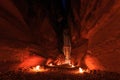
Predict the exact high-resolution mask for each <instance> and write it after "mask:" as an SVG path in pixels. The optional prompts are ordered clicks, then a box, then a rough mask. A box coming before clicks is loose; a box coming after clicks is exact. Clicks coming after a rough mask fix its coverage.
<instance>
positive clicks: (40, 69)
mask: <svg viewBox="0 0 120 80" xmlns="http://www.w3.org/2000/svg"><path fill="white" fill-rule="evenodd" d="M44 71H46V70H45V69H44V68H43V67H41V66H40V65H37V66H35V67H32V68H31V69H30V72H44Z"/></svg>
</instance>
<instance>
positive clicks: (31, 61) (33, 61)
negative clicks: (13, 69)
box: [18, 56, 45, 68]
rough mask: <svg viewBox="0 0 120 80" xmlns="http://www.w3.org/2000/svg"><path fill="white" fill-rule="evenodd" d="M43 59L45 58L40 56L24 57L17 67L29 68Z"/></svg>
mask: <svg viewBox="0 0 120 80" xmlns="http://www.w3.org/2000/svg"><path fill="white" fill-rule="evenodd" d="M44 61H45V59H44V58H42V57H40V56H30V57H29V58H27V59H25V60H24V61H23V62H22V63H21V64H20V65H19V66H18V67H20V68H21V67H22V68H29V67H31V66H35V65H38V64H43V62H44Z"/></svg>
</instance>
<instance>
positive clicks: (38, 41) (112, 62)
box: [0, 0, 120, 72]
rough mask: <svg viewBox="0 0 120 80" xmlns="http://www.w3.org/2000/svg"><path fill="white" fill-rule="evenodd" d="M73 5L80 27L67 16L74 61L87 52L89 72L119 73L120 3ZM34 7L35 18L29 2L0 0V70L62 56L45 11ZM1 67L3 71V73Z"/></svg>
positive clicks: (80, 1)
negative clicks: (90, 70) (29, 60)
mask: <svg viewBox="0 0 120 80" xmlns="http://www.w3.org/2000/svg"><path fill="white" fill-rule="evenodd" d="M71 2H72V4H71V6H72V10H73V15H74V22H76V24H77V26H76V25H74V23H73V21H72V19H71V16H68V21H69V25H70V28H71V38H72V39H71V40H72V52H71V55H73V58H74V59H75V61H76V62H80V60H81V59H82V56H84V53H85V52H86V51H88V52H89V54H88V55H87V56H86V57H85V63H86V65H87V66H88V67H89V68H90V69H105V70H108V71H113V72H120V68H119V67H120V5H119V4H120V1H119V0H89V1H88V0H75V1H74V0H72V1H71ZM35 4H36V6H33V7H34V10H35V15H33V16H32V14H28V8H29V7H28V4H27V2H26V1H24V0H19V1H18V2H16V1H15V0H13V2H12V1H10V0H0V66H2V67H3V68H4V66H6V65H7V66H10V65H13V66H14V65H15V66H16V65H20V63H22V62H24V61H25V60H26V59H30V58H31V57H32V56H37V59H36V58H35V60H34V61H35V62H36V63H35V64H33V65H37V64H40V63H41V64H42V63H44V60H46V59H48V58H55V57H56V56H57V55H59V53H60V52H59V51H58V49H57V48H58V44H57V39H56V38H57V36H56V34H55V31H54V30H53V27H52V24H51V21H50V19H49V15H48V13H47V10H46V7H43V6H42V5H41V6H39V8H37V6H38V5H39V4H37V3H35ZM45 6H47V5H45ZM35 7H36V8H35ZM36 11H37V12H36ZM87 39H88V41H87ZM87 45H88V46H87ZM87 47H88V48H87ZM87 49H88V50H87ZM34 54H35V55H34ZM38 55H39V56H40V59H39V60H40V62H39V61H38ZM41 56H42V58H41ZM37 61H38V62H37ZM9 64H10V65H9ZM30 66H32V65H30ZM2 67H1V69H0V70H3V68H2ZM23 67H24V66H23ZM9 68H10V67H9ZM6 69H8V67H7V68H6Z"/></svg>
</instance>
